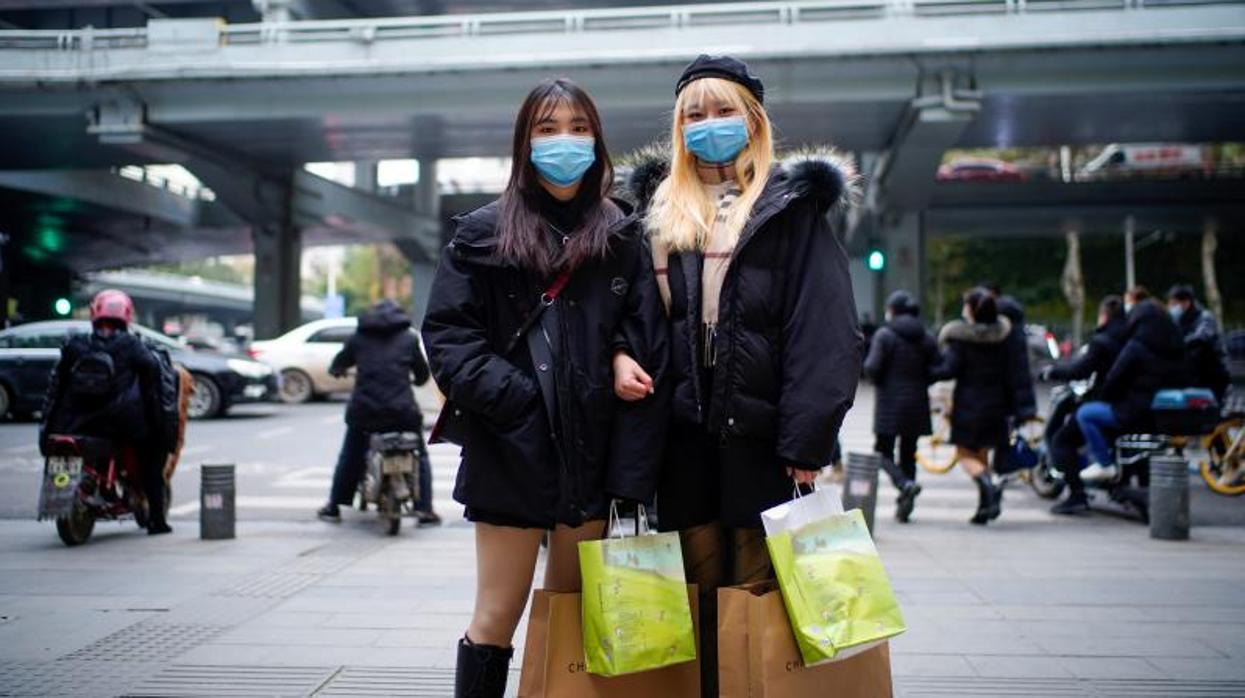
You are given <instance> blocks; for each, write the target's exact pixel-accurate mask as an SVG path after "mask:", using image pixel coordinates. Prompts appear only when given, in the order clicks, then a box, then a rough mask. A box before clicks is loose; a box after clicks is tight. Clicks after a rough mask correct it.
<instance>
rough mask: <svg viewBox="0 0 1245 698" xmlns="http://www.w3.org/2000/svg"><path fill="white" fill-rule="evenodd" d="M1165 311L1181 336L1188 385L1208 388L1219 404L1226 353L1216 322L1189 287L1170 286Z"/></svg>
mask: <svg viewBox="0 0 1245 698" xmlns="http://www.w3.org/2000/svg"><path fill="white" fill-rule="evenodd" d="M1167 311H1168V312H1169V313H1171V316H1172V319H1173V320H1175V321H1176V324H1177V325H1178V326H1179V327H1180V333H1181V334H1183V335H1184V348H1185V371H1186V373H1187V374H1188V377H1189V385H1193V386H1197V387H1200V388H1209V389H1210V390H1211V391H1212V392H1213V393H1215V397H1216V398H1218V399H1219V401H1220V402H1221V403H1222V402H1223V398H1224V395H1226V394H1227V392H1228V383H1230V382H1231V376H1230V375H1229V373H1228V353H1227V351H1226V349H1225V347H1224V343H1223V337H1222V336H1221V335H1220V333H1219V323H1218V322H1216V321H1215V316H1214V315H1211V314H1210V311H1208V310H1207V309H1206V308H1204V307H1202V304H1201V303H1198V302H1197V297H1196V296H1195V295H1194V294H1193V287H1192V286H1187V285H1181V286H1174V287H1172V289H1171V290H1170V291H1168V292H1167Z"/></svg>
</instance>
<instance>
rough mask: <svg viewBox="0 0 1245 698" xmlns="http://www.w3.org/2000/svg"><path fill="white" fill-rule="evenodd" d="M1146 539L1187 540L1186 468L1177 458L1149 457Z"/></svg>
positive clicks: (1181, 459) (1187, 490)
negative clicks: (1148, 516) (1147, 526)
mask: <svg viewBox="0 0 1245 698" xmlns="http://www.w3.org/2000/svg"><path fill="white" fill-rule="evenodd" d="M1150 537H1151V538H1157V539H1159V540H1188V539H1189V465H1188V463H1187V462H1185V459H1184V458H1182V457H1180V456H1166V455H1164V456H1158V455H1156V456H1151V457H1150Z"/></svg>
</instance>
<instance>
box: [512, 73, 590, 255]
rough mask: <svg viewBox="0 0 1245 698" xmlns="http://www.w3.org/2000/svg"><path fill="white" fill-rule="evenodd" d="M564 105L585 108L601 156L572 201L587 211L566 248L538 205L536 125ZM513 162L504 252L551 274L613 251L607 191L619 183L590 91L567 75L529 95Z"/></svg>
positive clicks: (519, 119)
mask: <svg viewBox="0 0 1245 698" xmlns="http://www.w3.org/2000/svg"><path fill="white" fill-rule="evenodd" d="M561 105H568V106H570V107H571V108H572V109H575V110H577V111H581V112H583V114H584V116H585V117H587V119H588V124H589V126H590V127H591V128H592V137H593V138H594V139H595V141H596V146H595V151H596V160H595V161H594V162H593V163H592V166H591V167H589V168H588V171H587V172H585V173H584V176H583V179H582V180H580V183H579V191H577V192H576V193H575V198H574V199H572V200H571V201H569V202H568V205H570V206H572V207H574V208H575V209H576V210H578V211H582V212H583V214H582V216H581V218H580V223H579V227H578V228H577V229H576V230H575V231H573V232H571V234H570V235H569V238H570V239H569V240H568V241H567V242H566V244H565V245H562V246H561V248H560V249H557V248H555V246H553V245H551V242H550V240H551V236H550V235H549V233H548V231H547V230H546V229H545V221H543V220H542V219H541V216H540V214H539V213H538V212H537V209H536V202H537V201H538V200H539V197H540V195H541V194H542V191H541V184H540V176H539V175H538V174H537V173H536V168H535V167H533V166H532V161H531V156H532V138H531V133H532V126H533V124H536V123H539V122H540V121H541V120H542V119H544V118H546V117H548V116H549V115H550V114H552V113H553V111H554V110H555V109H557V108H558V107H559V106H561ZM511 150H512V156H513V161H512V163H511V165H510V181H509V183H508V184H507V185H506V190H505V191H504V192H502V195H501V201H500V208H501V212H500V221H499V223H498V230H497V238H498V240H497V249H498V254H499V255H500V256H501V257H502V258H503V259H506V260H508V261H511V262H514V263H516V264H518V265H519V266H521V267H523V268H526V269H530V270H533V271H536V272H539V273H541V274H544V275H548V274H550V273H552V272H553V271H554V270H557V269H568V268H570V269H573V268H574V267H576V266H578V265H579V264H581V263H582V262H583V261H584V260H586V259H588V258H590V257H594V256H596V257H604V256H605V254H606V252H607V251H608V249H609V226H610V223H611V220H612V217H611V211H613V210H614V208H613V206H611V205H608V204H607V203H606V201H607V199H606V198H605V195H606V193H607V192H609V190H610V188H611V187H613V186H614V165H613V163H612V162H611V161H610V156H609V151H608V150H607V149H606V147H605V135H604V134H603V133H602V130H601V117H600V115H599V114H598V113H597V107H596V104H594V103H593V101H592V98H591V97H589V96H588V93H587V92H584V90H583V89H582V88H581V87H580V86H579V85H576V84H575V83H573V82H571V81H570V80H567V79H566V78H555V79H551V80H545V81H543V82H541V83H540V84H539V85H537V86H536V87H535V88H534V89H533V90H532V91H531V92H529V93H528V95H527V99H525V100H523V106H521V107H520V108H519V114H518V116H517V117H515V120H514V146H513V148H512V149H511Z"/></svg>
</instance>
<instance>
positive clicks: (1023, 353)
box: [998, 296, 1037, 422]
mask: <svg viewBox="0 0 1245 698" xmlns="http://www.w3.org/2000/svg"><path fill="white" fill-rule="evenodd" d="M998 308H999V314H1000V315H1003V316H1004V317H1006V318H1007V319H1008V321H1009V322H1011V324H1012V331H1011V332H1010V333H1009V334H1008V335H1007V353H1008V364H1007V365H1008V369H1007V370H1008V372H1009V373H1010V374H1011V376H1010V378H1009V380H1008V386H1009V393H1010V394H1009V396H1008V412H1007V414H1008V416H1010V417H1014V418H1015V419H1016V420H1017V421H1020V422H1023V421H1025V420H1027V419H1032V418H1033V417H1035V416H1037V396H1036V395H1035V393H1034V390H1033V374H1032V373H1030V372H1029V338H1028V336H1027V335H1026V334H1025V309H1024V306H1022V305H1020V301H1017V300H1016V299H1015V298H1012V297H1011V296H1003V297H1001V298H999V300H998Z"/></svg>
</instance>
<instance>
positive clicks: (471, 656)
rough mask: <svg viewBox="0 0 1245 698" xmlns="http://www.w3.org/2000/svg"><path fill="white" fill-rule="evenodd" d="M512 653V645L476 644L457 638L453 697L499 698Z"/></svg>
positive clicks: (503, 687) (467, 639) (504, 684)
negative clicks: (456, 661)
mask: <svg viewBox="0 0 1245 698" xmlns="http://www.w3.org/2000/svg"><path fill="white" fill-rule="evenodd" d="M513 656H514V648H513V647H494V646H493V645H477V644H475V643H474V642H472V641H471V640H470V639H469V638H467V637H466V636H463V639H461V640H459V641H458V666H457V668H456V669H455V671H454V698H502V697H503V696H504V695H505V693H506V679H507V678H509V676H510V658H511V657H513Z"/></svg>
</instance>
